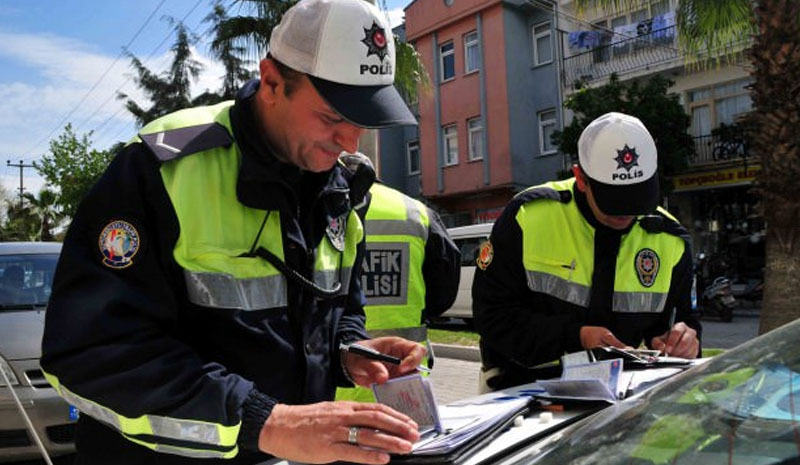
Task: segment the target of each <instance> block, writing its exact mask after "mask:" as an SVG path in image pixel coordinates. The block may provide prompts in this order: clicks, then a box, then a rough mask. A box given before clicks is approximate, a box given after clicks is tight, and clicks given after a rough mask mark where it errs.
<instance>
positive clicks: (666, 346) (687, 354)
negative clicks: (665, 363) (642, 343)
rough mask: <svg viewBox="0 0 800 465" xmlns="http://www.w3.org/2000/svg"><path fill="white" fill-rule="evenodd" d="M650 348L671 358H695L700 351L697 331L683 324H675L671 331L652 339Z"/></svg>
mask: <svg viewBox="0 0 800 465" xmlns="http://www.w3.org/2000/svg"><path fill="white" fill-rule="evenodd" d="M650 346H651V347H652V348H654V349H658V350H660V351H661V352H664V354H666V355H671V356H673V357H683V358H695V357H697V356H698V355H699V354H698V352H699V351H700V341H698V340H697V331H695V330H694V329H693V328H691V327H689V326H686V323H684V322H680V323H675V326H673V328H672V330H670V331H667V332H666V333H664V334H662V335H661V336H658V337H654V338H653V340H652V341H651V343H650Z"/></svg>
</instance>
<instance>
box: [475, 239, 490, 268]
mask: <svg viewBox="0 0 800 465" xmlns="http://www.w3.org/2000/svg"><path fill="white" fill-rule="evenodd" d="M492 259H494V247H492V242H491V241H489V240H488V239H487V240H486V241H484V242H483V243H482V244H481V248H480V250H479V251H478V258H476V259H475V264H476V265H478V268H480V269H481V270H485V269H486V268H488V267H489V265H491V263H492Z"/></svg>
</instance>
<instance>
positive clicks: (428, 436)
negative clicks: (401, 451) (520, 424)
mask: <svg viewBox="0 0 800 465" xmlns="http://www.w3.org/2000/svg"><path fill="white" fill-rule="evenodd" d="M372 390H373V392H374V393H375V398H376V399H377V401H378V402H380V403H382V404H386V405H388V406H390V407H392V408H393V409H395V410H397V411H400V412H402V413H405V414H406V415H408V416H409V417H411V418H413V419H414V421H416V422H417V424H418V425H419V431H420V434H421V437H420V440H419V441H417V442H416V443H415V444H414V448H413V449H412V455H438V454H447V453H449V452H452V451H454V450H456V449H458V448H459V447H464V446H466V445H467V444H470V443H472V442H473V441H474V440H477V439H480V438H481V437H482V436H484V435H485V434H490V433H491V431H490V430H492V429H495V428H498V427H499V426H501V425H502V424H503V423H504V422H505V421H508V420H511V419H513V418H514V417H515V416H517V415H519V414H521V413H524V412H525V411H526V407H527V405H528V403H529V402H530V401H531V397H530V396H499V395H496V396H490V395H487V396H482V398H480V399H481V400H480V402H472V401H471V402H463V403H457V404H453V405H445V406H441V407H439V406H437V405H436V403H435V401H434V397H433V390H432V387H431V382H430V380H429V379H428V378H423V377H422V376H420V375H419V374H414V375H409V376H403V377H400V378H394V379H390V380H389V381H387V382H386V383H384V384H381V385H377V384H373V385H372Z"/></svg>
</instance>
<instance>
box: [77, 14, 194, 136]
mask: <svg viewBox="0 0 800 465" xmlns="http://www.w3.org/2000/svg"><path fill="white" fill-rule="evenodd" d="M202 2H203V0H197V3H195V4H194V6H193V7H192V8H191V9H190V10H189V11H188V12H187V13H186V14H185V15H184V16H183V18H182V19H181V22H184V21H186V18H188V17H189V16H190V15H191V14H192V13H193V12H194V10H195V9H196V8H197V7H198V6H199V5H200V4H201V3H202ZM200 24H202V21H201V22H200ZM200 24H198V25H197V26H195V27H194V28H192V29H190V31H191V32H194V29H196V28H197V27H199V26H200ZM174 33H175V28H171V29H170V30H169V33H167V35H166V36H165V37H164V39H162V40H161V42H160V43H159V44H158V45H157V46H156V47H155V48H154V49H153V51H152V52H150V55H148V57H147V58H145V60H144V62H149V61H150V60H151V59H152V58H153V56H155V54H156V53H157V52H158V50H160V49H161V46H162V45H164V43H165V42H166V41H167V40H168V39H169V38H170V37H172V34H174ZM130 80H131V77H130V76H128V77H127V79H125V81H124V82H123V83H122V84H120V85H119V87H117V89H116V90H115V91H114V92H113V93H112V94H111V97H114V96H116V95H117V93H118V92H119V91H120V90H121V89H122V88H123V87H124V86H125V84H127V83H128V82H130ZM111 97H109V98H108V99H106V102H104V103H103V105H105V103H107V102H108V101H109V100H110V99H111ZM123 109H125V106H124V105H123V106H121V107H119V109H118V110H117V111H116V112H114V114H112V115H111V116H109V117H108V118H106V119H105V120H104V121H103V122H102V123H100V125H98V126H96V127H95V128H94V129H93V130H92V131H93V132H95V133H97V131H99V130H100V128H102V127H103V126H105V125H106V124H108V122H109V121H111V120H112V119H114V118H115V117H116V116H117V115H118V114H119V112H120V111H122V110H123ZM98 111H99V109H98ZM95 113H97V111H95Z"/></svg>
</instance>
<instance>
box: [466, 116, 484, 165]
mask: <svg viewBox="0 0 800 465" xmlns="http://www.w3.org/2000/svg"><path fill="white" fill-rule="evenodd" d="M467 133H468V134H469V160H470V161H473V160H482V159H483V120H481V118H480V117H478V118H472V119H469V120H467Z"/></svg>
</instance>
